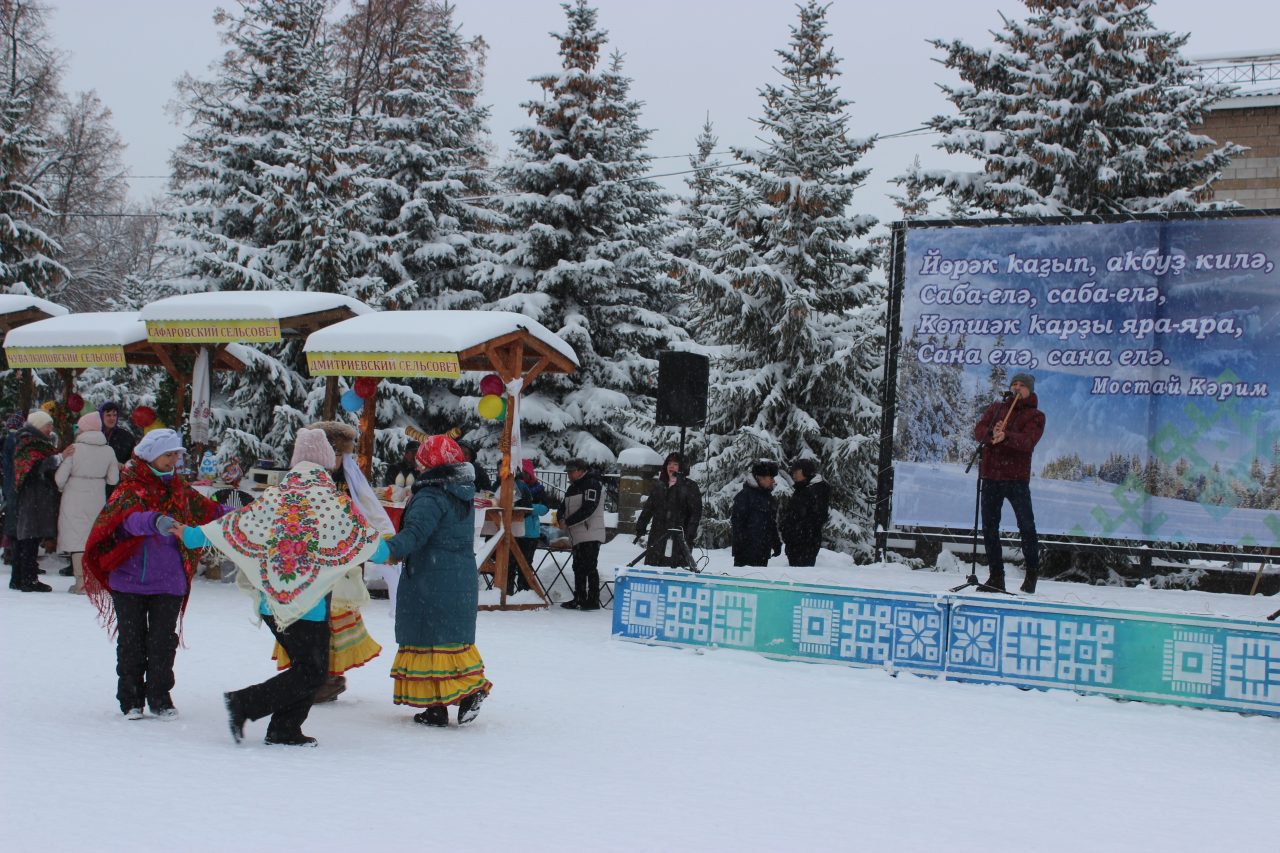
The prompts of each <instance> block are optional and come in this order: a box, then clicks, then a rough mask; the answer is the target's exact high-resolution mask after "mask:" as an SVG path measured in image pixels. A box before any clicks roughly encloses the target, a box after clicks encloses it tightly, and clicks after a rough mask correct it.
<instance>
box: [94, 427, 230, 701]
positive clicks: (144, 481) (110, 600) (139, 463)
mask: <svg viewBox="0 0 1280 853" xmlns="http://www.w3.org/2000/svg"><path fill="white" fill-rule="evenodd" d="M184 452H185V451H184V450H183V448H182V439H181V438H179V437H178V434H177V433H176V432H174V431H173V430H171V429H156V430H152V431H151V432H149V433H147V435H146V437H145V438H143V439H142V441H140V442H138V446H137V447H136V448H135V450H134V458H133V460H132V461H130V462H129V464H128V465H126V466H125V467H124V470H123V471H122V472H121V475H120V485H119V486H117V487H116V489H115V491H114V492H113V493H112V494H111V500H109V501H107V505H106V506H105V507H103V509H102V512H101V513H100V514H99V515H98V519H97V521H95V522H94V525H93V530H92V531H91V532H90V533H89V541H88V542H86V543H85V551H84V589H85V592H86V593H88V595H89V599H90V601H92V602H93V604H94V606H96V607H97V608H98V612H99V613H100V614H101V615H102V617H103V619H104V620H105V621H106V623H107V625H108V626H110V625H111V624H112V623H113V622H114V623H116V624H115V627H116V629H117V634H116V674H117V675H118V676H119V683H118V686H117V689H116V698H117V699H118V700H119V701H120V710H121V711H122V712H123V713H124V714H125V716H127V717H128V718H129V719H131V720H140V719H142V716H143V707H144V706H149V707H150V708H151V713H153V714H155V715H156V716H157V717H160V718H162V719H170V718H172V717H175V716H177V714H178V712H177V709H176V708H174V705H173V698H172V696H171V695H170V692H171V691H172V690H173V685H174V678H173V658H174V655H175V654H176V653H177V651H178V618H179V616H180V615H181V614H182V611H183V610H184V609H185V608H186V605H187V597H188V596H189V595H190V594H191V578H192V577H194V576H195V573H196V565H197V563H199V554H198V553H197V552H196V551H194V550H188V549H183V548H181V547H179V542H178V540H177V539H176V538H174V535H173V531H174V528H175V524H178V525H181V524H203V523H205V522H207V521H211V520H213V519H215V518H217V517H218V516H220V515H222V514H223V513H224V512H225V509H224V508H223V507H220V506H218V505H217V504H215V503H214V502H213V501H211V500H209V499H208V498H206V497H205V496H204V495H201V494H200V493H199V492H197V491H196V490H195V489H193V488H191V485H190V484H189V483H187V481H186V480H184V479H183V478H182V475H180V474H178V473H177V470H176V469H177V466H178V464H179V463H180V462H181V460H182V455H183V453H184Z"/></svg>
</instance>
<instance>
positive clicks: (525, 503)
mask: <svg viewBox="0 0 1280 853" xmlns="http://www.w3.org/2000/svg"><path fill="white" fill-rule="evenodd" d="M546 493H547V490H546V488H545V487H544V486H543V485H542V484H541V483H539V482H538V476H537V474H535V473H534V470H533V461H532V460H530V459H525V460H523V462H522V463H521V467H520V470H519V471H517V472H516V494H515V498H516V500H515V505H516V506H518V507H523V508H524V509H527V510H529V512H528V513H527V514H526V515H525V517H524V522H523V524H521V526H520V527H519V528H518V529H517V533H516V546H517V547H518V548H519V549H520V553H521V554H523V555H524V559H525V562H526V563H528V564H529V568H530V569H532V568H533V557H534V553H535V552H536V551H537V548H538V540H539V539H541V538H542V521H541V519H542V516H543V515H545V514H546V512H547V505H546V504H545V503H544V501H545V500H546ZM535 495H536V496H535ZM528 588H529V584H528V583H527V582H526V581H525V579H524V575H522V574H521V573H520V564H519V563H517V562H516V559H515V557H514V556H512V557H511V558H509V560H508V561H507V595H512V594H513V593H517V592H523V591H524V590H526V589H528Z"/></svg>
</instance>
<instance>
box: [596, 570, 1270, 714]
mask: <svg viewBox="0 0 1280 853" xmlns="http://www.w3.org/2000/svg"><path fill="white" fill-rule="evenodd" d="M615 592H616V596H617V597H616V600H615V602H614V608H613V633H614V635H615V636H617V637H619V638H620V639H624V640H633V641H638V642H643V643H656V644H662V645H673V646H706V647H713V646H714V647H723V648H734V649H744V650H750V651H755V652H759V653H761V654H765V655H768V656H770V657H777V658H785V659H791V660H806V661H817V662H827V663H842V664H846V665H849V666H864V667H873V666H874V667H883V668H885V669H889V670H894V671H897V670H903V671H908V672H915V673H918V674H921V675H935V676H941V677H943V678H948V679H951V680H955V681H973V682H994V683H1000V684H1014V685H1018V686H1022V687H1038V688H1058V689H1066V690H1076V691H1080V692H1084V693H1098V694H1102V695H1106V696H1114V697H1117V698H1125V699H1135V700H1140V701H1145V702H1171V703H1176V704H1180V705H1194V706H1199V707H1210V708H1220V709H1224V710H1231V711H1248V712H1254V713H1261V714H1272V715H1280V625H1272V624H1269V623H1267V622H1261V621H1259V622H1251V621H1247V620H1235V619H1223V618H1212V617H1203V616H1183V615H1179V614H1169V613H1151V612H1144V611H1136V610H1112V609H1106V608H1099V607H1077V606H1068V605H1061V604H1046V603H1040V602H1035V601H1029V600H1026V599H1022V598H1016V599H1015V598H1005V597H1003V596H1002V597H1000V598H990V597H987V596H981V597H976V596H968V595H953V594H940V595H929V594H923V593H911V592H894V591H890V590H875V589H858V588H850V587H835V586H823V585H817V584H792V583H784V582H778V581H763V580H751V579H746V578H734V577H726V576H722V575H721V576H715V575H694V574H690V573H688V572H682V571H669V570H662V569H620V570H619V571H618V573H617V582H616V585H615Z"/></svg>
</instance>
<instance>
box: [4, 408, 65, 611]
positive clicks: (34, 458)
mask: <svg viewBox="0 0 1280 853" xmlns="http://www.w3.org/2000/svg"><path fill="white" fill-rule="evenodd" d="M15 440H16V441H15V446H14V451H13V486H14V491H15V493H16V497H15V499H14V505H15V507H16V508H17V515H18V518H17V526H16V530H17V534H18V544H17V547H16V548H15V549H14V550H15V553H14V560H13V573H12V574H11V575H10V576H9V588H10V589H16V590H18V591H19V592H49V591H50V590H51V587H50V586H49V585H48V584H47V583H41V582H40V579H39V578H38V577H37V574H38V573H39V570H40V568H39V564H38V562H37V561H38V559H39V556H40V542H41V540H44V539H53V538H54V537H56V536H57V535H58V502H59V499H60V498H59V493H58V487H57V486H56V485H55V484H54V482H53V475H54V472H56V471H57V470H58V465H60V464H61V463H62V460H63V459H64V458H66V457H70V456H72V455H73V454H74V453H75V447H74V445H73V446H71V447H68V448H67V449H66V450H64V451H63V452H62V453H61V454H59V453H58V448H57V446H56V445H55V444H54V442H53V418H52V417H50V415H49V413H48V412H44V411H35V412H32V413H31V414H29V415H27V422H26V423H25V424H24V425H23V427H22V429H20V430H18V433H17V435H16V436H15Z"/></svg>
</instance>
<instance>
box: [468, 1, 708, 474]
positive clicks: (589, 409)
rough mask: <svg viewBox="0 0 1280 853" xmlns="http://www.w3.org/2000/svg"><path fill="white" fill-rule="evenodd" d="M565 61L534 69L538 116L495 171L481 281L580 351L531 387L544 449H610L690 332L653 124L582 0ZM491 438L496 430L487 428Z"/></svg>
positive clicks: (648, 412)
mask: <svg viewBox="0 0 1280 853" xmlns="http://www.w3.org/2000/svg"><path fill="white" fill-rule="evenodd" d="M564 8H565V12H566V14H567V16H568V27H567V28H566V30H565V32H564V34H563V35H557V36H556V38H557V39H558V41H559V43H560V56H561V59H562V61H563V67H562V68H561V69H559V70H557V71H555V72H554V73H550V74H543V75H539V76H538V77H535V78H533V82H534V83H535V84H536V85H537V86H538V87H539V88H540V89H541V90H542V93H543V97H541V98H539V99H538V100H533V101H529V102H528V103H526V104H525V105H524V106H525V109H526V110H527V111H528V112H529V115H530V116H531V118H532V120H533V121H532V124H531V125H530V126H528V127H524V128H520V129H518V130H516V131H515V137H516V149H515V151H514V152H513V154H512V156H511V157H510V159H509V161H508V162H507V163H506V164H505V165H504V166H503V168H502V169H501V173H500V179H501V182H502V183H503V186H504V194H503V196H502V197H501V199H500V202H501V208H502V210H503V212H504V213H506V214H507V215H508V216H510V217H511V221H512V226H511V229H512V230H511V233H510V234H509V235H508V236H507V238H506V239H505V240H504V241H503V242H502V243H500V245H499V248H500V249H501V255H500V257H499V258H498V259H497V260H496V261H495V262H493V263H490V264H485V265H481V267H479V268H478V269H477V272H476V275H475V277H474V281H475V282H476V285H477V286H478V287H479V288H481V289H482V290H484V291H485V292H486V293H488V294H489V296H490V300H491V302H490V304H491V305H492V306H493V307H495V308H499V309H502V310H508V311H519V312H523V313H525V314H527V315H529V316H531V317H533V318H534V319H536V320H538V321H539V322H541V323H542V324H543V325H545V326H546V327H548V328H549V329H551V330H552V331H554V332H556V333H557V334H559V335H560V337H562V338H563V339H564V340H565V341H567V342H568V343H569V344H570V345H571V346H572V347H573V348H574V350H575V351H576V352H577V354H578V358H579V360H580V361H581V365H582V366H581V368H580V369H579V371H578V372H577V373H575V374H573V375H571V376H544V377H543V378H541V379H539V380H538V383H537V385H536V386H535V388H534V391H533V392H532V393H531V394H530V395H529V397H528V398H527V399H526V400H525V406H524V420H525V436H526V439H527V440H528V442H529V444H530V445H531V447H533V448H537V449H538V450H540V452H541V456H542V458H543V459H550V460H553V461H557V462H563V461H565V460H566V459H568V458H569V457H572V456H580V457H583V458H586V459H590V460H594V461H597V462H611V461H612V460H613V459H614V458H615V454H616V453H618V452H619V451H620V450H622V449H624V448H626V447H628V446H631V445H632V444H634V443H636V442H637V441H642V442H645V443H647V442H648V441H649V437H650V435H651V433H652V421H653V394H654V390H655V389H654V378H655V377H656V375H657V354H658V352H659V351H661V350H663V349H665V348H666V347H667V345H668V344H669V343H670V342H671V341H672V340H676V339H679V338H681V337H682V336H683V333H682V332H681V330H680V329H679V327H678V326H676V325H675V324H674V323H673V322H672V310H673V304H674V292H675V288H674V282H673V281H672V280H671V278H670V277H669V276H668V274H667V268H668V264H669V262H668V259H667V258H668V256H667V255H666V254H665V252H664V251H663V248H662V245H663V239H664V236H665V231H666V229H667V220H666V218H665V212H664V205H665V203H666V201H667V197H666V195H665V194H664V193H663V192H662V191H661V190H660V189H659V188H658V186H657V185H656V184H654V183H653V182H652V181H650V180H647V179H646V178H645V177H644V175H645V173H646V172H647V170H648V166H649V157H648V155H647V154H646V153H645V151H644V145H645V142H646V141H647V139H648V137H649V131H648V130H645V129H643V128H642V127H640V124H639V110H640V105H639V104H638V103H637V102H635V101H634V100H631V99H630V97H629V94H628V89H629V87H630V80H629V79H628V78H627V77H625V76H623V74H622V72H621V68H620V60H619V59H618V57H617V56H616V55H615V56H614V57H613V58H612V60H610V61H609V62H608V63H607V64H606V65H604V66H603V67H602V64H601V57H600V51H601V48H602V46H603V45H604V43H605V33H604V32H603V31H601V30H599V29H598V28H597V26H596V10H595V9H593V8H591V7H590V6H588V5H587V4H586V2H585V0H578V2H576V3H573V4H565V5H564ZM485 440H486V441H487V440H488V436H486V437H485Z"/></svg>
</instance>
